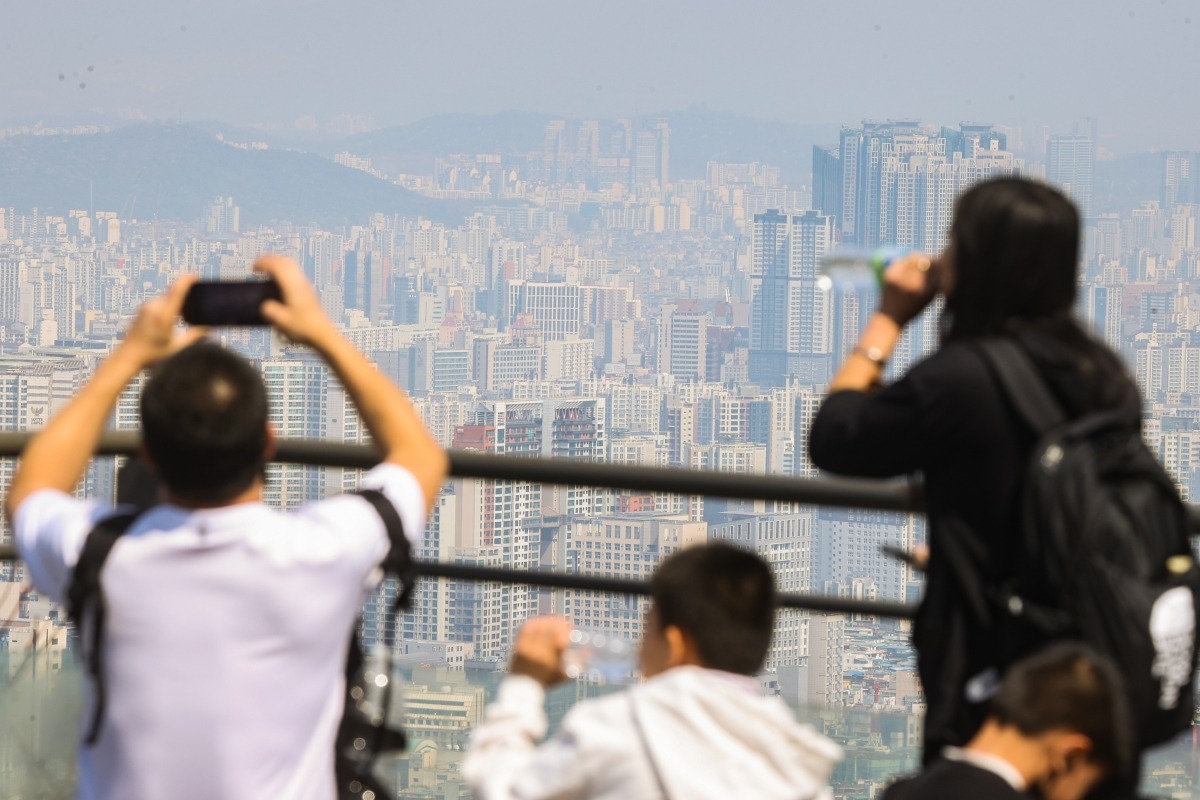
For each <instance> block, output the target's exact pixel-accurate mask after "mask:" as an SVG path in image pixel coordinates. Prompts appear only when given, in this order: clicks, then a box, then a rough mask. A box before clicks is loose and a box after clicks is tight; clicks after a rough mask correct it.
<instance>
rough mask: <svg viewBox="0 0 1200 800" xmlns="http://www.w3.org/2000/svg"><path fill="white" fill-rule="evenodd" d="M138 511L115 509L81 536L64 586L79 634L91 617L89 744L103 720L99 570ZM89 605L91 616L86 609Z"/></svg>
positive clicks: (102, 638) (137, 515)
mask: <svg viewBox="0 0 1200 800" xmlns="http://www.w3.org/2000/svg"><path fill="white" fill-rule="evenodd" d="M140 515H141V511H123V512H117V513H116V514H113V515H112V516H110V517H106V518H105V519H102V520H101V521H100V522H99V523H97V525H96V527H95V528H93V529H92V530H91V532H90V533H89V534H88V535H87V538H86V539H84V540H83V549H82V550H81V551H80V553H79V561H78V562H76V564H75V569H74V571H73V572H72V573H71V583H70V585H69V586H68V587H67V613H68V614H69V615H70V617H71V618H72V619H73V620H75V625H76V628H77V629H78V630H79V631H80V633H81V634H82V631H83V626H84V625H85V624H86V623H85V622H84V620H85V619H89V620H90V621H91V635H90V636H88V637H83V636H82V635H81V637H80V638H81V639H82V640H84V642H85V646H86V643H87V640H88V639H90V647H87V652H86V656H85V658H86V667H87V671H88V674H89V675H91V677H92V683H93V685H94V686H95V692H96V702H95V706H94V707H93V710H92V721H91V723H90V724H89V725H88V730H87V734H86V736H85V737H84V743H85V744H86V745H87V746H88V747H90V746H92V745H93V744H95V743H96V739H97V738H98V737H99V735H100V723H101V722H102V721H103V720H104V707H105V704H106V700H107V697H106V693H105V689H104V675H103V669H104V665H103V657H102V656H103V649H104V617H105V607H104V594H103V592H101V588H100V573H101V571H102V570H103V569H104V562H106V561H107V560H108V556H109V553H111V552H112V549H113V545H115V544H116V543H117V540H118V539H120V538H121V537H122V536H124V535H125V532H126V531H128V530H129V528H130V526H132V525H133V523H134V522H135V521H136V520H137V518H138V517H139V516H140ZM89 608H90V609H91V614H90V616H89V615H88V614H86V613H85V612H86V611H87V609H89Z"/></svg>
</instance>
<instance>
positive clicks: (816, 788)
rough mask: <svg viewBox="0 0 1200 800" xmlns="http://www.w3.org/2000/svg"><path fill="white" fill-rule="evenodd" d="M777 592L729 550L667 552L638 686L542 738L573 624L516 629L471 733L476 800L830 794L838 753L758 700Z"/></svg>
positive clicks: (766, 798) (757, 563)
mask: <svg viewBox="0 0 1200 800" xmlns="http://www.w3.org/2000/svg"><path fill="white" fill-rule="evenodd" d="M774 622H775V584H774V580H773V578H772V576H771V571H770V568H769V567H768V566H767V564H766V563H765V562H764V561H763V560H762V559H761V558H759V557H758V556H757V555H756V554H754V553H752V552H750V551H747V550H743V549H741V548H737V547H734V546H732V545H729V544H724V543H709V544H707V545H698V546H694V547H690V548H685V549H683V550H681V551H679V552H677V553H674V554H672V555H671V556H669V557H668V558H666V559H665V560H664V561H663V562H662V564H661V565H660V566H659V568H658V571H657V572H656V573H655V575H654V577H653V578H652V579H651V582H650V610H649V612H648V613H647V616H646V621H645V630H644V633H643V637H642V643H641V650H640V654H639V666H640V668H641V672H642V675H643V676H644V677H645V678H646V682H645V683H644V684H643V685H641V686H638V687H635V688H632V689H630V690H629V691H627V692H622V693H618V694H613V695H609V696H606V697H603V698H599V699H595V700H590V701H587V702H585V703H581V704H580V705H578V706H577V707H575V708H574V709H572V710H571V711H570V712H569V713H568V714H567V716H566V718H565V719H564V720H563V724H562V729H561V730H560V731H559V732H558V734H557V735H555V736H554V737H553V738H552V739H550V740H549V741H548V742H546V743H544V744H542V745H541V746H540V747H539V746H537V745H536V742H537V740H538V739H540V738H542V737H543V736H545V734H546V728H547V722H546V715H545V712H544V710H543V708H542V706H543V701H544V699H545V692H546V689H547V688H548V687H550V686H553V685H554V684H556V683H559V682H560V681H563V680H565V679H566V677H567V676H566V674H565V673H564V671H563V653H564V651H565V649H566V647H567V644H568V635H569V634H570V631H571V625H570V623H569V622H568V621H567V620H565V619H560V618H556V617H537V618H534V619H532V620H529V621H528V622H526V623H525V625H524V626H523V627H522V629H521V631H520V633H519V634H518V636H517V641H516V644H515V646H514V650H513V656H512V663H511V665H510V668H509V676H508V677H507V678H505V679H504V681H503V683H501V685H500V690H499V693H498V696H497V699H496V701H495V702H494V703H493V704H492V705H490V706H489V707H488V709H487V713H486V715H485V718H484V721H483V722H482V723H480V724H479V725H478V726H477V727H476V729H475V731H474V732H473V734H472V737H471V742H470V746H469V748H468V752H467V757H466V759H465V760H464V762H463V775H464V776H465V777H466V779H467V783H468V785H469V786H470V787H471V790H472V792H473V793H474V796H475V797H477V798H480V800H509V799H510V798H521V800H537V799H538V798H545V799H546V800H549V798H556V800H583V798H588V800H618V798H620V799H621V800H624V798H631V797H637V798H644V799H645V800H649V798H662V799H663V800H671V799H672V798H674V800H683V798H687V800H706V799H707V798H713V800H718V798H719V799H720V800H727V798H730V797H753V798H756V800H774V799H775V798H778V800H784V798H787V799H788V800H807V798H828V797H830V796H831V794H830V789H829V780H830V776H831V774H832V770H833V766H834V765H835V764H836V763H837V761H838V760H839V759H840V757H841V749H840V748H839V747H838V746H837V745H836V744H834V743H833V742H831V741H830V740H828V739H826V738H825V737H824V736H822V735H821V734H819V733H817V732H816V731H815V730H813V729H812V728H810V727H808V726H804V725H800V724H798V723H797V722H796V720H795V718H794V717H793V715H792V713H791V711H790V710H788V708H787V707H786V706H785V705H783V703H782V702H781V701H779V700H778V699H777V698H769V697H764V696H762V692H761V690H760V688H759V685H758V683H757V682H756V681H755V680H754V678H753V676H754V675H755V674H756V673H757V672H758V671H759V670H760V669H761V668H762V665H763V661H764V660H765V659H766V656H767V650H768V648H769V647H770V644H771V633H772V630H773V628H774Z"/></svg>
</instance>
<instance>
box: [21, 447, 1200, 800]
mask: <svg viewBox="0 0 1200 800" xmlns="http://www.w3.org/2000/svg"><path fill="white" fill-rule="evenodd" d="M26 439H27V436H26V435H23V434H0V458H11V457H13V456H15V455H16V454H17V453H18V452H19V450H20V448H21V446H23V444H24V442H25V441H26ZM135 446H136V437H135V435H134V434H109V435H107V436H105V437H104V439H103V441H102V442H101V445H100V447H99V449H98V452H97V455H98V456H115V455H128V454H131V453H132V452H133V451H134V449H135ZM277 460H279V461H281V462H285V463H291V464H298V465H308V466H321V467H340V468H351V469H354V468H366V467H369V466H371V465H372V464H373V463H374V460H375V456H374V454H373V451H371V450H370V449H368V448H365V447H361V446H353V445H342V444H331V443H323V442H306V441H284V442H281V443H280V447H279V450H278V453H277ZM451 475H452V477H453V478H454V479H459V480H519V481H528V482H531V483H546V484H558V485H585V486H593V487H599V488H606V489H616V490H621V489H626V490H634V491H636V492H638V493H643V494H649V493H663V494H679V495H704V496H709V497H721V498H731V499H740V500H773V501H780V502H787V503H795V504H799V505H803V506H819V507H840V508H857V509H870V510H874V511H885V512H893V513H897V512H898V513H900V514H907V513H919V512H920V510H921V493H920V487H919V486H917V485H915V484H908V483H903V482H900V483H887V484H882V483H878V482H873V481H848V480H824V479H795V478H783V477H773V476H758V475H738V474H728V473H708V472H698V471H692V470H683V469H664V468H651V467H617V466H612V465H607V464H597V463H587V462H572V461H559V460H553V459H544V458H528V457H520V458H515V457H505V456H498V455H491V454H482V453H475V452H465V451H452V453H451ZM1193 519H1194V520H1200V517H1196V516H1194V517H1193ZM1198 527H1200V526H1198ZM458 555H459V558H458V559H457V563H444V562H433V561H423V562H421V563H420V566H419V571H420V573H421V574H422V576H423V577H424V579H425V580H426V581H427V582H428V581H435V580H439V579H444V580H449V581H454V583H452V584H450V585H449V586H447V587H446V589H447V590H448V591H447V594H446V595H445V596H444V599H445V600H449V601H450V602H451V603H453V601H454V600H455V599H459V600H461V599H466V594H467V593H464V592H463V591H462V589H463V588H465V587H464V585H463V584H464V583H466V584H467V585H474V584H483V585H479V586H478V587H477V588H479V589H484V590H485V591H486V589H485V585H490V586H491V587H500V586H505V587H508V588H507V590H506V591H509V592H511V589H512V587H515V586H524V587H531V588H532V589H536V590H537V591H531V592H530V593H529V594H530V597H532V598H534V599H536V598H537V597H542V598H544V599H550V600H553V599H554V598H556V597H557V598H559V599H560V600H561V599H562V593H563V592H573V593H579V594H575V595H574V598H575V599H574V603H573V604H574V605H580V606H581V605H582V604H583V602H587V604H588V605H589V606H591V603H592V602H595V604H596V605H595V606H592V608H593V610H595V612H596V614H598V615H600V616H601V617H603V616H604V615H608V616H612V617H613V620H614V622H617V621H619V620H628V619H631V618H633V617H636V616H637V613H636V612H637V610H638V607H639V603H638V601H637V598H638V597H639V596H641V595H644V594H645V593H646V590H647V583H646V582H645V581H644V580H642V579H638V578H631V577H629V576H628V575H619V574H616V575H586V574H577V573H568V572H563V571H553V570H542V569H537V570H521V569H514V568H510V567H498V566H490V565H486V564H484V563H482V562H483V561H485V559H473V558H471V557H470V554H468V553H459V554H458ZM14 557H15V554H14V552H13V550H12V548H11V547H7V546H3V547H0V561H11V560H12V559H13V558H14ZM471 561H477V562H479V563H464V562H471ZM564 563H566V562H564ZM5 587H15V584H3V583H0V599H3V598H4V597H5V595H4V593H3V589H4V588H5ZM584 593H586V594H584ZM8 594H12V592H9V593H8ZM474 599H475V598H471V600H474ZM502 600H503V602H504V603H505V605H506V606H507V605H508V604H509V601H510V600H511V598H501V597H499V596H495V597H494V598H493V602H495V603H500V602H502ZM780 600H781V602H780V605H781V612H780V620H779V623H778V626H777V640H784V641H785V642H786V644H787V646H788V647H799V638H798V637H800V636H801V635H803V636H804V637H810V628H811V627H812V625H813V622H812V620H825V621H826V624H824V625H823V626H822V632H821V634H820V636H819V637H817V636H815V635H813V636H812V638H813V639H817V640H818V641H812V644H811V646H809V647H806V648H804V650H805V652H806V655H805V656H804V657H803V660H804V661H805V664H804V665H803V667H804V668H805V669H812V670H817V671H818V672H819V673H820V674H821V675H823V676H824V679H825V684H826V685H825V691H822V692H819V693H813V692H808V693H807V694H804V693H801V692H800V691H799V689H798V687H799V680H798V676H797V672H796V671H797V670H798V669H799V668H800V667H801V665H799V664H786V663H780V664H779V665H777V666H776V668H775V669H774V670H773V671H772V672H771V674H770V675H769V676H766V677H764V678H763V679H762V683H763V687H764V691H767V692H770V693H775V694H778V695H780V696H781V697H783V698H784V699H785V700H786V701H787V702H788V703H789V704H790V705H791V707H792V708H793V709H794V710H795V712H796V714H797V715H798V717H799V718H801V719H802V720H804V721H807V722H809V723H811V724H813V725H814V726H816V727H817V728H819V729H820V730H822V731H823V732H825V733H826V734H827V735H828V736H830V737H831V738H833V739H834V740H836V741H838V742H839V743H840V744H842V745H843V746H844V747H845V749H846V757H845V759H844V760H843V761H842V763H841V764H840V765H839V767H838V768H837V770H836V771H835V773H834V780H833V783H834V793H835V797H837V798H844V799H845V800H860V799H861V800H869V798H871V797H874V796H875V793H876V792H877V791H878V789H879V788H880V787H881V786H883V785H886V783H887V782H888V780H889V779H890V778H892V777H893V776H896V775H900V774H903V773H905V772H907V771H910V770H912V769H914V768H915V767H916V765H917V763H918V762H919V757H920V738H921V714H920V709H921V702H920V700H919V698H918V697H917V696H916V692H917V691H918V689H917V688H916V686H915V684H914V683H912V682H911V681H910V680H909V679H908V678H905V677H902V676H906V675H910V674H911V672H912V665H913V663H914V656H913V654H912V652H911V650H910V648H909V646H908V635H907V620H908V619H909V618H910V617H911V615H912V612H913V610H914V607H913V606H912V605H911V604H908V603H905V602H901V601H898V600H896V599H891V600H872V601H867V600H854V599H848V598H845V597H834V596H829V595H822V594H796V593H784V594H782V595H781V598H780ZM35 605H36V604H35ZM612 609H616V610H617V613H615V614H614V613H612ZM511 613H512V612H511V607H510V608H507V609H506V613H505V616H506V617H508V616H509V615H510V614H511ZM805 620H807V621H805ZM401 627H402V628H403V626H401ZM801 627H803V633H802V634H801V632H800V628H801ZM10 630H12V631H14V632H16V633H15V634H13V635H10V638H9V640H8V642H7V650H5V651H0V796H4V797H65V796H69V795H70V794H71V792H72V787H73V785H74V759H75V748H76V744H77V740H78V734H77V729H78V714H79V709H80V705H81V698H82V693H81V692H82V690H81V687H82V676H81V671H80V668H79V666H78V663H77V660H76V652H75V641H74V637H73V636H72V637H70V638H69V639H68V638H67V637H65V636H63V635H62V629H61V628H59V627H58V626H57V625H55V624H53V623H52V622H40V621H38V620H28V619H27V620H22V621H21V624H20V625H19V626H18V627H13V628H11V629H10ZM422 630H423V629H422ZM464 633H465V632H464V631H459V632H455V631H454V630H449V631H447V632H446V636H448V637H453V636H456V635H460V636H461V635H463V634H464ZM479 633H480V634H481V636H482V637H485V638H487V639H488V640H490V641H493V642H494V641H499V637H500V635H501V634H502V633H503V631H499V630H492V629H491V628H488V629H487V630H485V631H481V632H479ZM56 637H57V641H56ZM437 644H442V645H445V646H446V647H448V648H449V649H454V650H455V653H456V654H457V655H455V657H454V658H451V657H450V656H451V654H450V651H449V649H446V647H444V648H443V649H444V650H445V652H443V653H442V655H440V656H439V655H438V653H437V652H434V651H432V650H428V649H426V650H422V649H421V648H414V649H413V650H412V652H409V653H406V654H404V655H403V656H401V657H400V658H399V659H398V661H399V664H400V672H401V676H402V677H403V679H404V688H403V692H402V693H403V694H404V696H405V697H406V699H407V698H411V699H412V700H413V701H414V702H412V703H408V704H407V712H408V718H407V721H406V722H405V727H406V729H407V730H408V731H409V733H410V745H409V750H408V752H406V753H405V754H403V755H402V756H399V757H398V758H397V759H396V760H395V763H394V764H392V765H389V766H388V768H387V769H388V771H389V774H391V773H394V781H393V784H394V788H395V795H394V796H395V797H396V798H407V799H409V800H417V799H418V798H431V799H432V798H435V797H436V798H438V800H452V799H453V798H456V797H461V798H466V797H467V796H468V795H467V793H466V789H465V787H464V785H463V783H462V781H461V779H460V777H459V775H458V772H457V765H458V763H459V762H460V760H461V756H462V751H463V748H464V747H465V746H466V742H467V738H468V736H469V731H470V728H471V726H472V725H473V724H474V723H475V722H476V721H478V719H479V718H480V715H481V713H482V709H483V706H484V705H485V703H486V702H487V701H488V700H490V698H491V697H492V696H493V694H494V692H495V690H496V687H497V685H498V683H499V681H500V679H501V678H502V677H503V674H504V672H503V670H504V661H503V660H502V659H501V658H499V657H492V658H483V659H481V658H474V659H472V658H469V657H464V656H462V655H461V654H458V650H457V649H455V648H456V647H460V646H459V645H455V643H454V642H446V641H444V640H443V641H442V642H439V643H437ZM435 649H436V648H435ZM797 652H799V651H797ZM848 652H853V653H854V654H855V655H854V657H853V658H847V653H848ZM439 659H441V661H442V662H443V663H442V664H438V663H437V662H438V661H439ZM809 659H816V660H819V661H820V662H821V664H824V665H825V667H822V668H821V669H820V670H818V668H817V665H816V664H814V663H810V662H809ZM839 659H840V660H841V667H840V669H839V668H836V667H834V666H833V665H834V664H835V663H837V662H838V660H839ZM826 668H828V669H826ZM807 674H808V673H806V675H807ZM813 674H816V673H815V672H814V673H813ZM811 680H812V678H811V677H806V680H805V683H808V682H809V681H811ZM619 688H620V687H612V686H600V685H597V684H596V683H590V682H586V681H577V682H574V683H571V684H568V685H565V686H563V687H561V688H558V689H556V690H555V691H553V692H552V693H551V694H550V696H549V698H548V710H549V713H550V717H551V724H552V729H553V728H554V727H555V726H557V725H558V724H559V723H560V722H561V719H562V717H563V715H564V714H565V713H566V712H567V710H569V708H570V707H571V706H573V705H574V704H575V703H576V702H578V701H579V700H582V699H586V698H588V697H592V696H596V695H599V694H604V693H607V692H610V691H614V690H617V689H619ZM439 709H444V710H445V713H439ZM1143 788H1144V791H1145V792H1147V793H1149V794H1154V795H1158V796H1172V797H1193V796H1197V795H1198V794H1200V749H1198V748H1197V742H1196V738H1195V735H1194V733H1193V736H1192V737H1190V738H1189V737H1183V738H1181V739H1180V740H1178V741H1176V742H1174V743H1171V744H1169V745H1166V746H1163V747H1161V748H1158V749H1156V750H1155V751H1153V752H1152V753H1150V754H1149V755H1148V757H1147V761H1146V766H1145V780H1144V786H1143Z"/></svg>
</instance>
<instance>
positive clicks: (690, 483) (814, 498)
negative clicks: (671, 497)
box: [0, 431, 923, 512]
mask: <svg viewBox="0 0 1200 800" xmlns="http://www.w3.org/2000/svg"><path fill="white" fill-rule="evenodd" d="M31 436H32V434H30V433H0V458H4V457H12V456H16V455H18V454H19V453H20V452H21V449H22V448H24V447H25V444H26V443H27V442H28V441H29V439H30V437H31ZM138 441H139V438H138V434H137V433H136V432H135V431H107V432H105V434H104V435H103V436H102V437H101V438H100V443H99V445H98V446H97V448H96V455H98V456H128V455H133V454H134V453H135V452H137V447H138ZM449 454H450V475H451V476H452V477H455V478H473V479H476V480H510V481H513V480H515V481H529V482H530V483H550V484H558V485H580V486H595V487H598V488H602V489H629V490H632V491H637V492H643V493H654V492H658V493H664V494H682V495H703V496H706V497H727V498H731V499H737V500H775V501H780V502H789V503H798V504H802V505H815V506H838V507H842V508H863V509H871V510H874V511H899V512H916V511H920V510H921V509H922V507H923V503H922V498H921V493H920V488H919V486H918V485H916V484H912V483H909V482H906V481H892V482H883V481H875V480H851V479H843V478H792V477H785V476H780V475H750V474H745V473H731V472H715V471H707V470H698V469H682V468H679V467H641V466H626V465H620V464H604V463H595V462H588V461H569V460H567V459H562V458H543V457H524V456H521V457H517V456H504V455H495V454H491V453H476V452H472V451H467V450H450V451H449ZM273 460H275V461H278V462H283V463H288V464H305V465H309V466H323V467H345V468H351V469H369V468H370V467H373V466H375V464H377V463H379V452H378V451H377V450H375V449H374V448H373V447H371V446H370V445H361V444H343V443H340V442H320V441H306V440H297V439H284V440H281V441H280V442H279V444H278V448H277V450H276V453H275V457H274V459H273Z"/></svg>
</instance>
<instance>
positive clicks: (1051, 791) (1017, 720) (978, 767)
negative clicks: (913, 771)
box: [883, 643, 1133, 800]
mask: <svg viewBox="0 0 1200 800" xmlns="http://www.w3.org/2000/svg"><path fill="white" fill-rule="evenodd" d="M988 707H989V713H988V716H987V718H986V720H985V721H984V723H983V727H982V728H980V729H979V731H978V732H977V733H976V734H975V735H974V736H973V737H972V738H971V740H970V741H969V742H968V743H967V744H966V746H965V747H962V748H958V747H946V748H943V749H942V751H941V752H940V753H939V754H938V759H937V760H936V761H934V762H933V763H932V764H931V765H930V766H929V767H928V768H927V769H926V770H925V771H924V772H922V773H921V774H919V775H917V776H915V777H912V778H906V779H903V780H900V781H898V782H896V783H895V784H893V785H892V786H890V787H889V788H888V789H887V791H885V792H884V794H883V800H944V798H950V797H971V798H972V800H1008V799H1009V798H1011V799H1012V800H1017V798H1024V797H1029V796H1030V794H1036V795H1037V796H1039V797H1041V798H1043V800H1081V799H1082V798H1084V797H1087V796H1088V795H1089V793H1090V792H1092V791H1093V789H1095V788H1096V787H1097V786H1099V785H1100V784H1101V783H1102V782H1103V781H1104V780H1105V779H1106V778H1108V777H1109V776H1111V775H1120V774H1123V773H1125V772H1127V771H1128V770H1129V767H1130V764H1131V762H1132V760H1133V752H1132V749H1133V742H1132V736H1131V720H1130V715H1129V708H1128V704H1127V701H1126V698H1125V693H1124V692H1123V691H1122V689H1121V685H1120V676H1119V675H1118V674H1117V671H1116V669H1115V668H1114V667H1113V665H1112V664H1111V663H1109V662H1108V661H1107V660H1106V659H1104V658H1102V657H1101V656H1099V655H1098V654H1096V653H1095V652H1093V651H1092V650H1090V649H1089V648H1087V647H1085V646H1083V645H1080V644H1075V643H1062V644H1056V645H1051V646H1050V647H1048V648H1046V649H1045V650H1043V651H1041V652H1039V653H1036V654H1034V655H1032V656H1029V657H1028V658H1026V659H1023V660H1021V661H1018V662H1017V663H1016V664H1014V665H1013V666H1012V668H1011V669H1009V671H1008V673H1007V674H1006V675H1005V677H1004V682H1003V683H1002V684H1001V686H1000V689H999V690H998V691H997V692H996V694H995V696H994V697H992V699H991V701H990V703H989V704H988Z"/></svg>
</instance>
